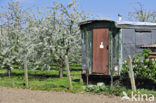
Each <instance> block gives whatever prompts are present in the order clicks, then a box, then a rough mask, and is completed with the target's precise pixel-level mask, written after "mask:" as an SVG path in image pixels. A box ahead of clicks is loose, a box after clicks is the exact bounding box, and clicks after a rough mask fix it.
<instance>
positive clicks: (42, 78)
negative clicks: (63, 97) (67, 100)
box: [0, 66, 156, 97]
mask: <svg viewBox="0 0 156 103" xmlns="http://www.w3.org/2000/svg"><path fill="white" fill-rule="evenodd" d="M70 70H71V77H72V85H73V90H72V91H69V90H68V78H67V72H66V71H64V72H63V75H64V77H63V78H59V71H58V70H57V69H56V68H53V69H52V70H49V71H48V70H44V71H41V70H29V71H28V73H29V87H28V88H29V89H32V90H47V91H50V90H55V91H66V92H81V91H85V90H84V89H83V86H85V84H84V83H83V82H81V79H80V78H81V66H70ZM0 86H4V87H17V88H26V87H25V81H24V70H23V69H12V71H11V77H10V78H9V77H8V76H7V69H0ZM86 91H88V92H93V93H100V94H101V93H103V94H106V95H117V96H122V92H123V91H125V92H127V93H128V95H131V94H130V93H131V90H130V89H126V88H125V87H123V86H118V85H117V86H114V88H113V89H111V88H110V86H104V87H99V86H94V87H93V88H89V89H88V90H86ZM137 91H139V92H140V93H142V94H153V95H154V96H155V97H156V91H155V90H147V89H138V90H137Z"/></svg>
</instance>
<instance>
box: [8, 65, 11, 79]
mask: <svg viewBox="0 0 156 103" xmlns="http://www.w3.org/2000/svg"><path fill="white" fill-rule="evenodd" d="M8 76H9V78H10V76H11V68H10V67H9V66H8Z"/></svg>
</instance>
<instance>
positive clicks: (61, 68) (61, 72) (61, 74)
mask: <svg viewBox="0 0 156 103" xmlns="http://www.w3.org/2000/svg"><path fill="white" fill-rule="evenodd" d="M59 69H60V70H59V76H60V78H62V77H63V67H62V66H60V67H59Z"/></svg>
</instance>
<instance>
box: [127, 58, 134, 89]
mask: <svg viewBox="0 0 156 103" xmlns="http://www.w3.org/2000/svg"><path fill="white" fill-rule="evenodd" d="M128 68H129V72H128V74H129V77H130V81H131V88H132V90H133V91H136V86H135V79H134V71H133V66H132V59H131V56H128Z"/></svg>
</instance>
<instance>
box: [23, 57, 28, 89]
mask: <svg viewBox="0 0 156 103" xmlns="http://www.w3.org/2000/svg"><path fill="white" fill-rule="evenodd" d="M24 75H25V86H26V87H28V86H29V85H28V67H27V60H25V61H24Z"/></svg>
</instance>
